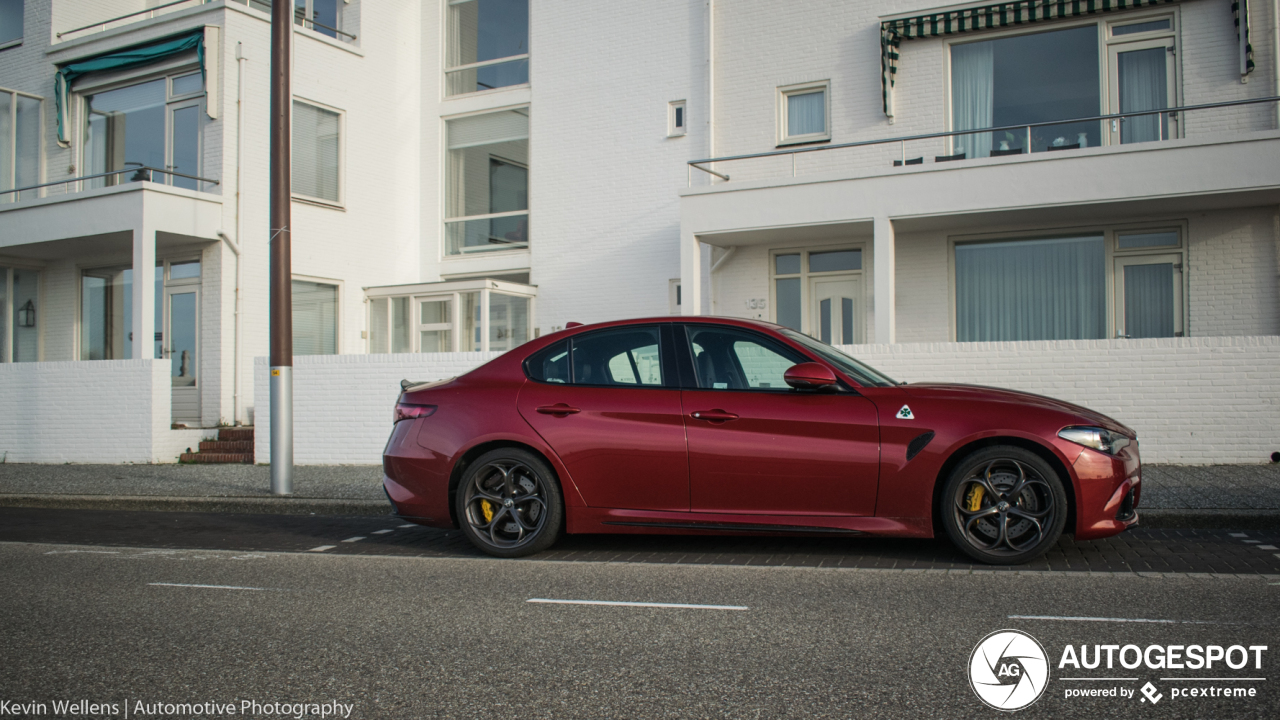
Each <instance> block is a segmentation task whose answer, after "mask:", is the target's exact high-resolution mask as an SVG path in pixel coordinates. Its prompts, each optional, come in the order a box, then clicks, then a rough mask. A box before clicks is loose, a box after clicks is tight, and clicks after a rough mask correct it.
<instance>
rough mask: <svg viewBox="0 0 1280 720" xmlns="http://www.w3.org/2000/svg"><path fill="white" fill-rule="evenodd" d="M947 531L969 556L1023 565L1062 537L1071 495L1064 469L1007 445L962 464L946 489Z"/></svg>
mask: <svg viewBox="0 0 1280 720" xmlns="http://www.w3.org/2000/svg"><path fill="white" fill-rule="evenodd" d="M940 510H941V512H942V522H943V525H944V527H946V530H947V535H948V536H949V537H950V538H951V542H953V543H954V544H955V545H956V547H958V548H960V550H961V551H963V552H964V553H965V554H966V555H968V556H969V557H972V558H974V559H975V560H978V561H980V562H984V563H988V564H991V565H1018V564H1021V563H1025V562H1027V561H1029V560H1032V559H1034V558H1037V557H1039V556H1041V555H1043V554H1044V553H1045V552H1047V551H1048V550H1049V548H1051V547H1053V546H1054V544H1055V543H1057V542H1058V538H1059V537H1061V536H1062V528H1063V526H1064V525H1065V524H1066V521H1067V494H1066V491H1065V490H1064V489H1063V485H1062V479H1061V478H1060V477H1058V473H1057V472H1055V471H1054V469H1053V468H1052V467H1051V466H1050V465H1049V463H1047V462H1045V461H1044V459H1043V458H1041V457H1040V456H1038V455H1036V454H1035V453H1033V452H1030V451H1028V450H1024V449H1022V448H1019V447H1013V446H1007V445H1001V446H996V447H990V448H986V449H983V450H979V451H978V452H976V453H974V454H972V455H970V456H969V457H967V458H965V459H964V460H962V461H961V462H960V464H959V465H957V466H956V469H955V471H954V472H952V473H951V477H950V478H949V479H948V481H947V485H946V487H945V488H944V489H943V494H942V507H941V508H940Z"/></svg>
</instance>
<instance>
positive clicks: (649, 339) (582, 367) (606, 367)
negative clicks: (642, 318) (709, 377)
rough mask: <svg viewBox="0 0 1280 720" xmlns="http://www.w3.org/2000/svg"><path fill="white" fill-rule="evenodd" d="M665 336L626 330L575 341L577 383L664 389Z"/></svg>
mask: <svg viewBox="0 0 1280 720" xmlns="http://www.w3.org/2000/svg"><path fill="white" fill-rule="evenodd" d="M660 336H661V333H660V331H659V329H658V328H657V327H622V328H615V329H612V330H600V331H598V332H593V333H588V334H586V335H581V336H578V337H575V338H573V354H572V358H573V381H572V382H573V383H574V384H575V385H619V386H632V387H637V386H650V387H661V386H662V385H663V384H664V383H663V377H662V362H661V357H662V353H661V341H660V339H659V338H660Z"/></svg>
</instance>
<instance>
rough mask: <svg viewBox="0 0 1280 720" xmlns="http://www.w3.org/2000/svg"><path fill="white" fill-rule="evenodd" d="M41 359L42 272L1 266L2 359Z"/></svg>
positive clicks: (29, 360) (2, 360)
mask: <svg viewBox="0 0 1280 720" xmlns="http://www.w3.org/2000/svg"><path fill="white" fill-rule="evenodd" d="M39 359H40V273H39V271H36V270H27V269H25V268H15V267H4V266H0V362H35V361H37V360H39Z"/></svg>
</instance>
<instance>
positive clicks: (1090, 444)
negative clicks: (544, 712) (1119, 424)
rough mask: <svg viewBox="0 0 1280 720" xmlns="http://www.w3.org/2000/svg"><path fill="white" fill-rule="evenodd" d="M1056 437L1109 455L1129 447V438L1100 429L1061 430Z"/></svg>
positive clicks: (1070, 428)
mask: <svg viewBox="0 0 1280 720" xmlns="http://www.w3.org/2000/svg"><path fill="white" fill-rule="evenodd" d="M1058 437H1060V438H1062V439H1063V440H1070V441H1071V442H1073V443H1075V444H1077V445H1083V446H1085V447H1087V448H1093V449H1094V450H1100V451H1102V452H1104V453H1108V454H1111V455H1115V454H1116V453H1118V452H1120V451H1121V450H1122V449H1123V448H1126V447H1128V446H1129V438H1127V437H1125V436H1124V435H1121V434H1120V433H1117V432H1111V431H1110V430H1106V429H1103V428H1100V427H1069V428H1063V429H1062V430H1061V431H1059V432H1058Z"/></svg>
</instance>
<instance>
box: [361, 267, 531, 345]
mask: <svg viewBox="0 0 1280 720" xmlns="http://www.w3.org/2000/svg"><path fill="white" fill-rule="evenodd" d="M456 282H457V284H456V285H452V284H451V283H440V284H437V285H436V286H435V287H432V288H431V289H430V290H424V291H422V292H418V293H414V294H408V295H391V296H385V295H373V296H370V297H369V352H371V353H388V352H389V353H409V352H421V353H433V352H459V351H461V352H478V351H489V350H495V351H499V352H505V351H507V350H511V349H513V348H516V347H518V346H520V345H523V344H524V343H526V342H528V341H529V339H530V338H532V337H533V334H532V329H533V328H532V324H533V297H532V296H531V295H527V294H524V293H523V292H522V288H519V287H513V284H508V283H498V282H495V281H493V280H492V279H486V280H460V281H456ZM440 285H444V286H446V287H440ZM450 285H452V288H456V290H453V289H451V288H450V287H448V286H450ZM528 289H529V290H532V288H528Z"/></svg>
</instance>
